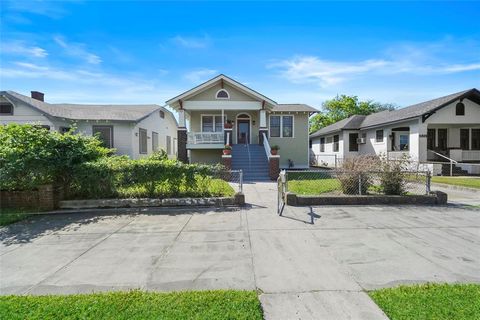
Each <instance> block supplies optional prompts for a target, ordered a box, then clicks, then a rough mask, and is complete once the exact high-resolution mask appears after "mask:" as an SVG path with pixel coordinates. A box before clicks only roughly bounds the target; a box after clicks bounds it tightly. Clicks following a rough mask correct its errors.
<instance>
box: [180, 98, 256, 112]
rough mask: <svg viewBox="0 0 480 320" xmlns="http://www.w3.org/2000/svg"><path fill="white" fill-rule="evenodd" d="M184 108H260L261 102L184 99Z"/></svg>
mask: <svg viewBox="0 0 480 320" xmlns="http://www.w3.org/2000/svg"><path fill="white" fill-rule="evenodd" d="M183 109H184V110H221V109H224V110H260V109H262V103H261V102H258V101H231V100H226V99H225V100H219V101H185V102H184V103H183Z"/></svg>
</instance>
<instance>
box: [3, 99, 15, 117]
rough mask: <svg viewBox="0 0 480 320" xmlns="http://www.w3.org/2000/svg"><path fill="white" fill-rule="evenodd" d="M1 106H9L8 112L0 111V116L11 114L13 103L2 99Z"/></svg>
mask: <svg viewBox="0 0 480 320" xmlns="http://www.w3.org/2000/svg"><path fill="white" fill-rule="evenodd" d="M1 106H10V112H8V113H6V112H5V113H4V112H1V113H0V115H1V116H13V109H14V106H13V103H11V102H7V101H3V102H0V107H1Z"/></svg>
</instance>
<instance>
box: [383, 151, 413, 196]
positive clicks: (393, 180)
mask: <svg viewBox="0 0 480 320" xmlns="http://www.w3.org/2000/svg"><path fill="white" fill-rule="evenodd" d="M409 166H410V158H409V157H408V156H407V155H403V157H402V158H400V159H397V160H388V158H387V156H386V155H381V156H380V187H381V190H382V191H383V193H385V194H388V195H402V194H405V193H406V183H407V181H406V178H405V173H404V171H405V170H407V169H408V167H409Z"/></svg>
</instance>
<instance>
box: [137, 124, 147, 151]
mask: <svg viewBox="0 0 480 320" xmlns="http://www.w3.org/2000/svg"><path fill="white" fill-rule="evenodd" d="M142 131H143V132H145V140H146V143H145V148H146V150H145V152H142V134H141V132H142ZM138 153H139V154H148V131H147V129H143V128H138Z"/></svg>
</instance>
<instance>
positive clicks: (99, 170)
mask: <svg viewBox="0 0 480 320" xmlns="http://www.w3.org/2000/svg"><path fill="white" fill-rule="evenodd" d="M222 169H223V168H222V167H221V166H207V165H198V164H184V163H182V162H180V161H177V160H168V159H164V160H152V159H151V158H143V159H139V160H129V159H128V158H127V157H118V156H116V157H109V158H104V159H101V160H99V161H95V162H87V163H84V164H82V165H81V166H79V167H78V169H77V171H76V172H75V174H74V176H73V183H72V190H71V193H70V194H69V195H68V197H69V198H76V199H98V198H116V197H182V196H199V197H202V196H219V195H224V194H226V195H227V194H228V195H231V191H233V189H232V188H231V187H230V186H229V185H228V183H226V182H224V181H222V182H223V183H221V182H220V181H219V180H218V179H215V178H216V177H217V176H219V172H220V171H221V170H222Z"/></svg>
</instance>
